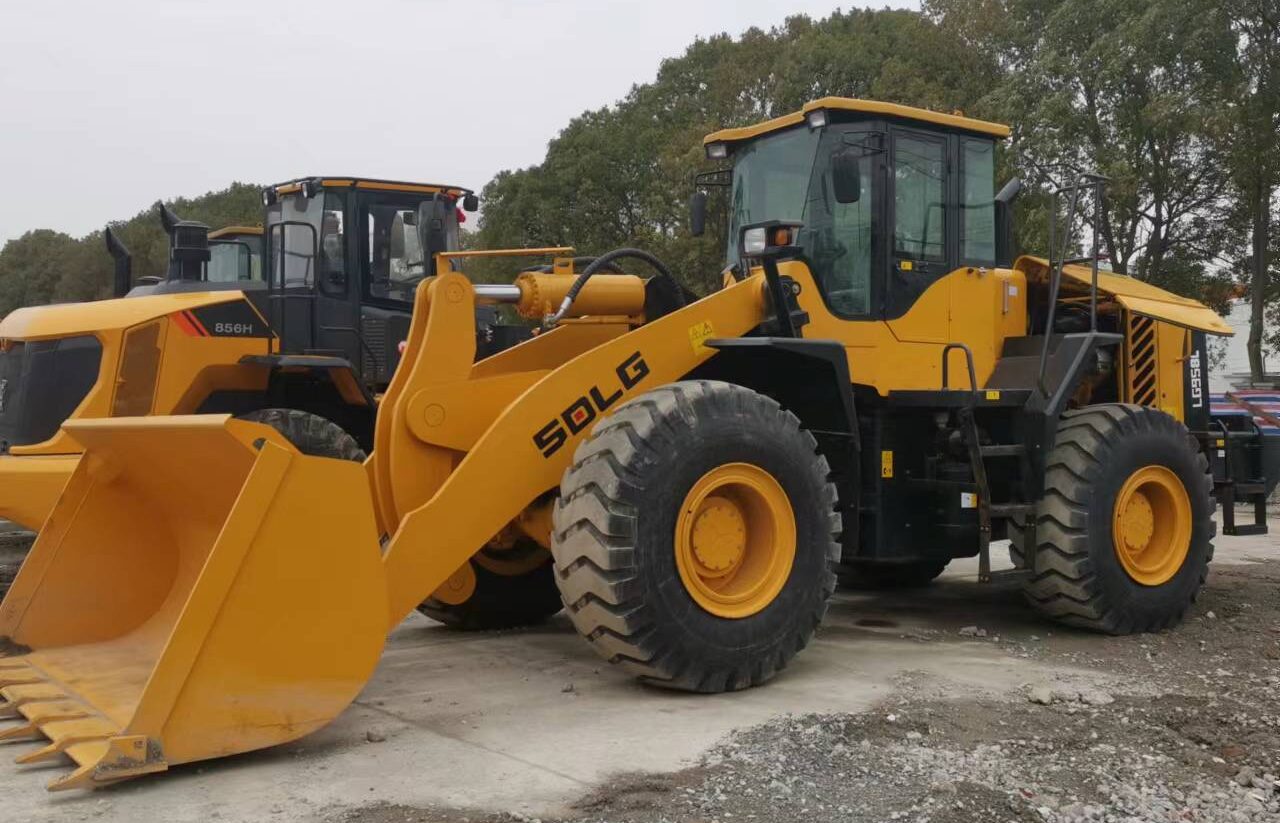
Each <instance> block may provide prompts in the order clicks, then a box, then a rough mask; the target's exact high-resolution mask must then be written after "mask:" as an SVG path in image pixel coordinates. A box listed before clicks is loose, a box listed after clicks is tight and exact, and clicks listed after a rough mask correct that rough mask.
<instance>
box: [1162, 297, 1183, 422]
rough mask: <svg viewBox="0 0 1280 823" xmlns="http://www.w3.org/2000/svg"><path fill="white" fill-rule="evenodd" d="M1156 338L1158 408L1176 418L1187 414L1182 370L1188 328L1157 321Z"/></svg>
mask: <svg viewBox="0 0 1280 823" xmlns="http://www.w3.org/2000/svg"><path fill="white" fill-rule="evenodd" d="M1156 336H1157V337H1158V339H1159V343H1158V348H1159V353H1158V359H1157V360H1156V368H1157V370H1158V371H1159V374H1160V397H1159V401H1158V408H1159V409H1160V410H1161V411H1163V412H1164V413H1165V414H1168V415H1170V416H1171V417H1174V418H1176V419H1178V420H1183V419H1184V418H1185V417H1186V408H1187V406H1186V401H1185V388H1186V387H1185V386H1184V385H1183V381H1182V373H1183V369H1184V368H1185V363H1186V360H1187V355H1188V354H1189V353H1190V352H1191V332H1189V331H1187V330H1186V329H1184V328H1182V327H1181V326H1175V325H1173V324H1172V323H1165V322H1162V321H1159V322H1157V323H1156Z"/></svg>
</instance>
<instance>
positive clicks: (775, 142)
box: [726, 128, 819, 261]
mask: <svg viewBox="0 0 1280 823" xmlns="http://www.w3.org/2000/svg"><path fill="white" fill-rule="evenodd" d="M818 137H819V132H817V131H813V130H810V129H807V128H799V129H793V130H792V131H789V132H784V133H783V134H779V135H777V136H775V137H769V138H766V139H763V140H757V141H756V142H754V143H751V144H750V145H748V146H746V147H745V148H743V149H741V150H740V151H739V152H738V153H737V156H736V157H735V159H734V164H733V190H732V192H731V194H730V196H729V237H728V244H729V245H728V249H727V253H726V259H727V260H729V261H734V260H737V259H738V241H739V239H740V238H739V237H738V235H739V234H740V233H741V231H742V227H743V226H747V225H750V224H752V223H759V222H762V221H764V220H803V219H804V207H805V200H806V195H807V192H808V191H809V177H810V174H811V172H812V171H813V158H814V150H815V149H816V148H817V145H818Z"/></svg>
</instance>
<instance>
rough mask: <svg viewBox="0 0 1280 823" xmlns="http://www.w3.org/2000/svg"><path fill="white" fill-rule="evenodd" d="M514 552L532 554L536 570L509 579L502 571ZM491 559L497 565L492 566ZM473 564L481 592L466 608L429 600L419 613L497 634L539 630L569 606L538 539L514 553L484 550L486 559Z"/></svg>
mask: <svg viewBox="0 0 1280 823" xmlns="http://www.w3.org/2000/svg"><path fill="white" fill-rule="evenodd" d="M513 552H520V553H522V554H523V553H526V552H527V553H529V554H530V556H531V559H532V561H533V562H534V563H535V565H534V567H533V568H532V569H531V570H529V571H526V572H521V573H508V574H504V573H503V570H502V567H503V565H505V564H506V562H508V558H507V556H508V555H510V554H511V553H513ZM538 557H541V558H542V560H541V562H538ZM489 558H492V562H488V560H489ZM469 562H470V563H471V569H472V571H474V572H475V575H476V588H475V591H474V592H472V594H471V596H470V597H468V598H467V599H466V600H464V601H463V602H461V603H445V602H443V601H441V600H436V599H434V598H428V599H427V600H424V601H423V602H422V605H420V606H418V611H419V612H421V613H422V614H425V615H426V616H427V617H430V618H431V619H432V620H438V621H440V622H441V623H443V624H445V625H446V626H448V627H449V628H451V629H457V630H459V631H493V630H497V629H514V628H519V627H521V626H533V625H536V624H538V623H541V622H543V621H544V620H546V619H547V618H549V617H551V616H552V615H554V614H555V613H556V612H558V611H560V609H562V608H563V607H564V604H563V603H561V602H560V590H559V589H557V588H556V576H555V570H554V567H553V564H552V562H551V554H550V553H549V552H547V550H546V549H543V548H542V547H541V546H539V545H537V544H536V543H534V542H533V541H532V540H527V541H524V542H523V544H521V545H517V546H515V547H514V548H511V549H504V550H489V549H485V550H482V551H481V556H479V557H473V558H472V559H471V560H470V561H469Z"/></svg>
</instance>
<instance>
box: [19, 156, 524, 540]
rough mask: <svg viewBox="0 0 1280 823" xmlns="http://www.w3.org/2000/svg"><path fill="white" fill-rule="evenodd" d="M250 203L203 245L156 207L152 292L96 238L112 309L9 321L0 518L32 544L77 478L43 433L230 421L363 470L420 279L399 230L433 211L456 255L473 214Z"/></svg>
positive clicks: (291, 198)
mask: <svg viewBox="0 0 1280 823" xmlns="http://www.w3.org/2000/svg"><path fill="white" fill-rule="evenodd" d="M263 196H264V215H263V223H264V226H265V228H264V227H243V226H232V227H227V228H223V229H220V230H218V231H214V232H209V231H208V229H207V228H206V227H205V226H203V225H201V224H198V223H192V222H189V221H183V220H181V219H180V218H179V217H178V215H176V214H174V213H173V212H172V211H171V210H170V209H168V208H166V207H165V206H164V205H163V204H157V205H158V210H159V213H160V219H161V223H162V225H163V226H164V229H165V232H166V234H167V235H168V237H169V245H170V260H169V270H168V272H167V273H166V275H165V276H162V277H156V276H147V277H140V278H138V279H137V281H136V283H135V282H134V280H133V277H132V272H131V259H130V255H129V252H128V249H127V248H125V246H124V244H123V243H122V242H121V240H120V238H119V237H118V236H117V235H116V234H115V233H114V232H113V231H112V230H111V229H110V228H108V229H107V231H106V242H107V248H108V250H109V252H110V253H111V254H112V256H113V257H114V258H115V261H116V270H115V283H114V293H115V294H116V296H117V297H118V298H123V299H112V300H102V301H97V302H92V303H78V304H66V305H54V306H40V307H33V308H25V309H18V310H17V311H14V312H12V313H11V314H9V315H8V316H7V317H5V318H4V319H3V320H2V321H0V517H3V518H6V519H9V520H12V521H15V522H17V523H19V524H21V525H23V526H26V527H27V528H30V529H33V530H36V529H39V528H40V526H41V524H42V523H43V522H44V520H45V518H46V516H47V514H48V512H49V511H50V509H51V508H52V506H53V503H54V501H55V500H56V499H57V496H58V494H59V492H60V491H61V490H62V488H63V486H65V484H66V480H67V478H68V477H69V476H70V474H71V471H72V470H73V469H74V467H75V465H76V463H77V462H78V455H79V452H80V447H79V445H78V444H77V443H76V442H75V441H74V440H73V439H71V438H70V437H68V436H67V435H66V434H64V433H61V432H59V430H58V427H59V425H60V424H61V423H62V422H63V421H64V420H68V419H73V420H74V419H87V418H101V417H131V416H138V415H148V414H191V413H212V412H227V413H232V414H235V415H237V416H245V415H249V416H254V417H255V419H263V420H266V421H268V422H270V423H271V424H272V425H275V426H277V428H281V429H282V430H285V431H286V433H287V435H288V436H289V437H290V439H291V440H292V441H293V442H294V443H295V444H297V445H300V446H302V447H303V448H304V450H306V451H309V452H311V453H320V454H334V455H338V454H346V455H348V456H351V457H358V458H360V459H363V456H364V453H363V452H364V450H367V449H368V448H370V446H371V444H372V439H373V413H374V412H373V409H374V397H375V395H376V394H377V393H379V392H381V391H383V390H384V389H385V387H386V385H387V383H388V381H389V380H390V375H391V372H392V371H393V370H394V369H395V366H396V364H397V362H398V361H399V356H400V355H399V351H398V348H397V347H398V344H399V342H400V341H402V340H404V338H405V336H406V335H407V332H408V327H409V314H410V312H411V310H412V302H411V301H412V294H413V289H414V287H415V286H416V283H417V282H418V281H419V280H421V279H422V278H423V277H425V276H426V274H427V272H425V271H424V263H423V256H422V253H421V250H420V249H417V247H416V245H415V244H416V242H417V232H416V230H415V228H414V227H413V225H412V221H413V220H414V219H415V218H416V215H417V209H418V205H419V204H420V203H422V202H424V201H428V200H431V201H433V202H434V201H435V200H436V199H438V200H439V201H440V202H441V203H442V205H448V208H447V209H443V210H442V215H441V216H440V217H439V218H438V219H440V220H441V221H442V229H441V231H442V232H443V234H444V236H445V241H444V242H445V243H446V245H448V244H454V245H453V246H450V247H456V242H457V217H456V214H455V212H454V209H453V204H455V203H460V204H464V205H466V206H468V207H470V208H472V209H474V208H475V202H474V201H475V196H474V195H473V194H472V193H471V192H470V191H469V190H467V189H464V188H460V187H456V186H434V185H422V184H414V183H397V182H391V181H383V180H364V179H356V178H328V177H315V178H306V179H303V180H293V181H288V182H286V183H282V184H279V185H276V186H272V187H270V188H268V189H267V190H265V191H264V195H263ZM354 226H360V227H361V230H360V231H355V230H347V228H348V227H354ZM264 246H265V251H264V248H263V247H264ZM264 259H265V260H266V261H267V265H266V266H265V267H264V266H263V260H264ZM426 265H430V261H427V264H426ZM478 320H479V325H478V332H479V333H481V334H482V336H483V341H482V346H488V347H490V348H493V347H495V346H501V345H505V344H506V343H508V342H510V341H509V340H505V339H501V335H502V334H504V333H507V330H506V329H504V328H500V327H497V326H496V324H495V323H494V318H493V317H492V316H488V317H485V316H481V317H480V318H479V319H478ZM495 335H496V336H497V338H495Z"/></svg>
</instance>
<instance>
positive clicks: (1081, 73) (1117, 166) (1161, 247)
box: [927, 0, 1234, 295]
mask: <svg viewBox="0 0 1280 823" xmlns="http://www.w3.org/2000/svg"><path fill="white" fill-rule="evenodd" d="M927 9H928V11H929V13H930V15H931V16H932V17H933V18H934V19H936V20H937V21H938V22H939V23H940V24H941V25H942V26H943V27H944V28H948V29H952V30H954V31H955V33H956V36H958V37H961V38H963V39H965V40H966V42H969V43H971V44H972V46H973V47H974V48H978V47H981V48H986V49H990V50H992V51H994V52H996V53H998V54H1000V55H1001V61H1002V64H1003V67H1004V69H1005V72H1004V74H1003V78H1004V79H1003V82H1001V83H999V84H998V85H995V86H993V87H992V89H991V92H990V93H989V94H988V96H987V97H986V98H985V99H984V104H985V105H986V106H987V107H989V108H991V109H994V110H996V111H997V112H999V114H1000V116H1001V117H1002V118H1003V119H1005V120H1006V121H1007V122H1011V123H1013V124H1014V138H1013V140H1012V152H1013V156H1014V157H1013V165H1014V166H1015V167H1016V168H1017V169H1018V171H1019V172H1020V173H1021V174H1022V175H1023V176H1024V177H1025V178H1026V180H1027V181H1028V182H1030V183H1031V184H1032V185H1033V187H1034V188H1036V189H1040V190H1041V191H1043V190H1045V189H1051V188H1056V187H1060V186H1062V185H1064V184H1067V183H1069V182H1071V181H1072V179H1073V178H1074V176H1075V175H1076V174H1077V173H1078V172H1080V171H1098V172H1100V173H1102V174H1104V175H1106V176H1107V177H1108V178H1109V181H1110V182H1109V184H1108V191H1107V194H1108V200H1107V208H1106V209H1105V210H1104V213H1103V215H1102V219H1101V221H1100V225H1099V226H1098V227H1097V231H1098V233H1099V235H1100V239H1101V244H1102V247H1103V250H1104V253H1105V254H1106V255H1107V256H1108V257H1109V259H1110V263H1111V267H1112V268H1113V269H1114V270H1115V271H1118V272H1121V273H1129V274H1132V275H1134V276H1136V277H1139V278H1141V279H1143V280H1148V281H1150V282H1153V283H1155V284H1157V285H1160V286H1163V287H1166V288H1170V289H1172V290H1174V291H1177V292H1181V293H1184V294H1196V295H1201V294H1203V293H1205V291H1206V289H1207V288H1208V287H1209V284H1210V283H1211V282H1212V281H1213V280H1214V277H1213V275H1212V274H1211V272H1210V264H1212V263H1213V262H1214V261H1216V260H1218V259H1219V258H1220V257H1221V254H1222V251H1223V247H1224V244H1225V242H1226V237H1227V229H1228V226H1227V224H1226V221H1225V219H1224V215H1223V213H1222V209H1221V203H1222V201H1223V198H1224V197H1225V195H1226V191H1227V187H1228V184H1229V175H1228V174H1227V171H1226V169H1225V168H1224V166H1223V164H1222V163H1221V162H1218V158H1217V157H1216V156H1215V153H1214V149H1215V140H1216V138H1217V137H1218V136H1219V134H1220V133H1221V131H1222V130H1223V129H1224V128H1225V124H1224V118H1223V117H1222V113H1221V105H1220V102H1221V100H1222V97H1223V94H1224V90H1226V89H1227V88H1229V86H1230V75H1231V61H1230V54H1231V49H1232V45H1233V42H1234V34H1233V33H1232V30H1231V26H1230V24H1229V21H1228V19H1227V17H1226V15H1224V14H1223V13H1221V12H1220V10H1218V8H1217V4H1216V3H1215V2H1210V0H1155V2H1148V0H931V2H929V3H928V4H927ZM975 20H977V21H980V22H981V25H976V24H975Z"/></svg>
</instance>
